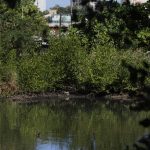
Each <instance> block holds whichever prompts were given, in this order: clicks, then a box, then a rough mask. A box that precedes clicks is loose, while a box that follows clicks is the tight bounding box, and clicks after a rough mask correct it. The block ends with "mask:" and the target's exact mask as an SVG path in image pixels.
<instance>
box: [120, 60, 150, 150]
mask: <svg viewBox="0 0 150 150" xmlns="http://www.w3.org/2000/svg"><path fill="white" fill-rule="evenodd" d="M122 65H123V66H124V67H126V68H127V69H128V71H129V73H130V76H129V80H130V83H131V84H132V86H133V87H136V88H137V89H139V90H138V91H137V92H135V93H132V94H134V96H137V97H138V98H139V99H143V100H142V101H139V100H138V101H137V102H136V104H135V105H134V107H131V109H133V110H136V111H143V110H146V111H149V110H150V86H149V85H147V84H146V78H147V77H149V74H150V72H149V68H150V65H149V64H148V63H147V62H145V61H143V64H142V67H140V68H136V67H134V66H132V65H130V64H128V63H126V62H125V61H122ZM139 125H141V126H143V127H144V128H147V129H148V127H150V118H149V117H148V118H145V119H142V120H141V121H139ZM133 147H134V149H136V150H149V149H150V133H149V132H148V133H146V134H144V135H143V136H142V137H141V138H139V139H138V140H136V142H135V143H134V144H133ZM126 150H129V147H128V146H127V148H126Z"/></svg>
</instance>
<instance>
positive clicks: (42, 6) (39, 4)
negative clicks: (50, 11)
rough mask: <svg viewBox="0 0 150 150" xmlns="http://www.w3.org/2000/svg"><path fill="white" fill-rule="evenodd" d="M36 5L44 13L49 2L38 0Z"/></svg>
mask: <svg viewBox="0 0 150 150" xmlns="http://www.w3.org/2000/svg"><path fill="white" fill-rule="evenodd" d="M34 4H35V5H36V6H37V7H38V8H39V10H40V11H42V12H43V11H45V10H46V5H47V0H36V1H35V3H34Z"/></svg>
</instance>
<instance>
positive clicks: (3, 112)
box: [0, 100, 150, 150]
mask: <svg viewBox="0 0 150 150" xmlns="http://www.w3.org/2000/svg"><path fill="white" fill-rule="evenodd" d="M149 116H150V113H149V112H132V111H130V110H129V108H128V106H122V105H118V104H113V105H112V104H110V103H109V102H107V103H104V102H94V103H93V102H87V101H86V100H74V101H67V102H66V101H63V100H61V101H58V100H53V101H49V102H48V101H47V102H42V103H41V102H40V103H31V104H27V103H25V104H18V103H15V102H11V103H10V102H9V103H8V102H7V103H6V102H0V150H123V149H124V148H125V146H126V145H129V146H130V147H131V145H132V144H133V143H134V141H135V140H136V139H137V138H138V137H140V136H141V135H143V133H146V132H147V130H145V129H144V128H142V127H140V126H139V125H138V121H139V120H141V119H143V118H145V117H149Z"/></svg>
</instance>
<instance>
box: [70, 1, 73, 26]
mask: <svg viewBox="0 0 150 150" xmlns="http://www.w3.org/2000/svg"><path fill="white" fill-rule="evenodd" d="M72 10H73V1H72V0H70V15H71V25H72V15H73V14H72Z"/></svg>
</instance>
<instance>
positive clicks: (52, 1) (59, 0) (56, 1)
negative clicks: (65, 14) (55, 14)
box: [46, 0, 70, 9]
mask: <svg viewBox="0 0 150 150" xmlns="http://www.w3.org/2000/svg"><path fill="white" fill-rule="evenodd" d="M69 4H70V0H47V6H46V7H47V9H49V8H51V7H53V6H55V5H60V6H68V5H69Z"/></svg>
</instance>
